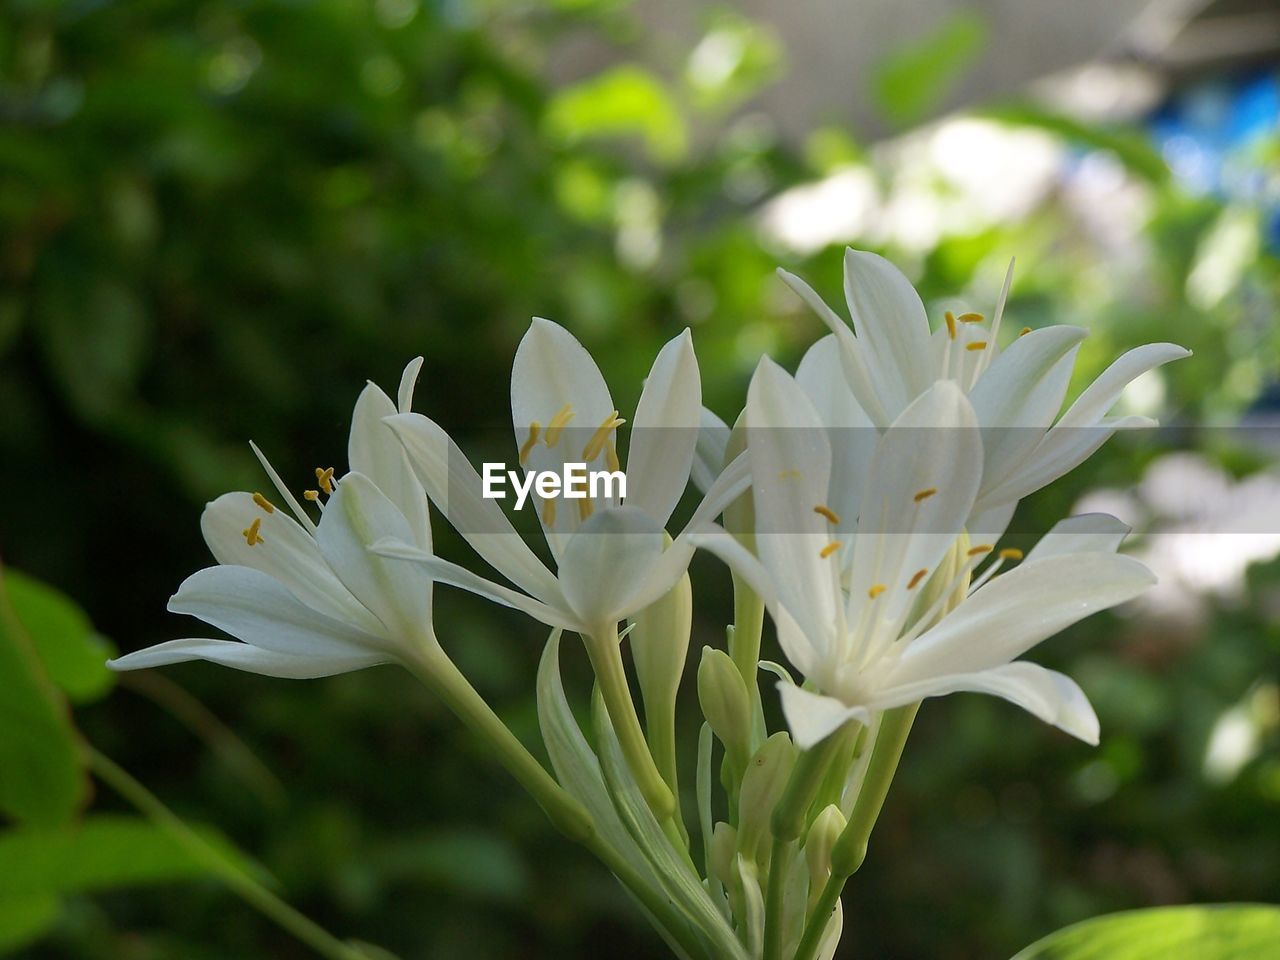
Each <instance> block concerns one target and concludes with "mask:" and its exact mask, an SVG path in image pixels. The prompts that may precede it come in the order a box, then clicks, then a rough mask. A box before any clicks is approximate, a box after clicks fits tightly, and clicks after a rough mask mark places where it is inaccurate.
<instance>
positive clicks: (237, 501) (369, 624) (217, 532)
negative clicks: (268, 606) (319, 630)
mask: <svg viewBox="0 0 1280 960" xmlns="http://www.w3.org/2000/svg"><path fill="white" fill-rule="evenodd" d="M254 520H261V521H262V523H261V525H260V526H259V527H258V535H257V537H255V542H254V544H253V546H249V543H248V541H247V539H246V538H245V535H244V533H243V531H244V530H245V529H247V528H248V527H249V525H250V524H252V523H253V521H254ZM200 532H201V533H203V534H204V539H205V543H207V544H208V545H209V551H210V552H211V553H212V554H213V557H214V559H215V560H217V561H218V562H219V563H223V564H233V565H236V566H242V567H252V568H253V569H255V570H261V571H262V572H263V573H266V574H268V575H270V576H272V577H274V578H275V579H276V580H279V581H280V582H281V583H283V584H284V585H285V586H286V587H288V588H289V591H290V592H291V593H293V595H294V596H295V597H297V598H298V599H299V600H301V601H302V602H303V603H304V604H306V605H307V606H309V607H311V608H312V609H313V610H318V611H319V612H320V613H323V614H325V615H327V616H330V617H333V618H335V619H337V620H342V621H345V622H346V623H349V624H351V625H353V626H355V627H358V628H360V629H361V630H364V631H365V632H368V633H379V632H381V630H382V624H381V623H379V622H378V618H377V617H375V616H374V615H373V614H371V613H370V612H369V611H368V610H366V609H365V608H364V607H363V606H361V605H360V603H359V602H358V601H357V600H356V598H355V597H353V596H351V592H350V591H349V590H347V588H346V587H344V586H343V585H342V582H341V581H340V580H338V578H337V577H335V576H334V575H333V571H332V570H330V569H329V565H328V564H327V563H325V562H324V557H322V556H321V555H320V548H319V547H318V546H317V545H316V541H315V538H314V537H312V535H311V534H310V533H308V532H307V531H306V530H304V529H302V527H300V526H299V525H298V524H297V522H296V521H294V519H293V518H292V517H290V516H289V515H288V514H286V513H285V512H284V511H283V510H281V509H280V508H279V507H276V508H274V509H273V510H272V511H271V512H270V513H268V512H267V511H266V510H264V509H262V507H260V506H259V505H258V504H257V503H256V502H255V501H254V499H253V495H252V494H249V493H224V494H223V495H222V496H220V497H219V498H218V499H217V500H214V501H213V502H212V503H210V504H209V505H208V506H206V507H205V508H204V513H203V514H202V515H201V517H200ZM258 538H261V540H260V541H259V540H258Z"/></svg>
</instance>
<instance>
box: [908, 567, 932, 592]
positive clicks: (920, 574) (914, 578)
mask: <svg viewBox="0 0 1280 960" xmlns="http://www.w3.org/2000/svg"><path fill="white" fill-rule="evenodd" d="M928 574H929V571H928V570H927V569H925V570H917V571H916V572H915V573H913V574H912V575H911V579H910V580H908V581H907V589H908V590H914V589H915V588H916V587H917V586H919V584H920V581H921V580H923V579H924V578H925V577H926V576H928Z"/></svg>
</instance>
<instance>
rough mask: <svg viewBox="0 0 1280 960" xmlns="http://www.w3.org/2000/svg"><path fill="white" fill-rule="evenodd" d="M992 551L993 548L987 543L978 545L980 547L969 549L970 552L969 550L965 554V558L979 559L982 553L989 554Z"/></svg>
mask: <svg viewBox="0 0 1280 960" xmlns="http://www.w3.org/2000/svg"><path fill="white" fill-rule="evenodd" d="M994 549H995V547H993V546H991V544H989V543H983V544H980V545H978V546H976V547H973V548H972V549H970V550H969V552H968V553H966V554H965V556H967V557H980V556H982V555H983V554H984V553H990V552H991V551H992V550H994Z"/></svg>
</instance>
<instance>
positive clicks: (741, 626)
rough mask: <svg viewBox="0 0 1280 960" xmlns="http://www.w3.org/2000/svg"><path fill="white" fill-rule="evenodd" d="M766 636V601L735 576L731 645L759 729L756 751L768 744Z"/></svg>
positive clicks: (753, 745) (753, 746)
mask: <svg viewBox="0 0 1280 960" xmlns="http://www.w3.org/2000/svg"><path fill="white" fill-rule="evenodd" d="M763 632H764V601H763V600H761V599H760V596H759V595H758V594H757V593H756V592H755V591H754V590H752V589H751V586H750V584H748V583H747V582H746V581H745V580H743V579H742V578H741V577H739V576H738V575H737V574H736V573H735V574H734V575H733V634H732V636H731V637H730V642H729V656H730V657H731V658H732V659H733V663H734V665H735V666H736V667H737V668H738V672H739V673H740V674H742V682H743V683H745V684H746V685H747V694H748V696H749V697H750V698H751V716H752V717H753V724H754V726H755V727H756V728H757V729H756V730H755V731H754V732H755V734H756V736H755V737H753V742H752V748H753V749H754V748H755V747H756V746H758V743H757V742H756V741H760V742H763V740H764V733H765V730H764V710H763V707H762V705H761V702H760V681H759V676H758V674H759V671H760V637H761V634H762V633H763Z"/></svg>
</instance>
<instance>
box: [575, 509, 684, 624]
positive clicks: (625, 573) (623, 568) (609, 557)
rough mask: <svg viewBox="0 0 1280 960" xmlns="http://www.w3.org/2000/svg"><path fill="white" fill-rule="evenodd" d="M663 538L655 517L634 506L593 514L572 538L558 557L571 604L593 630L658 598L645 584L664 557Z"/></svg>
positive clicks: (613, 622) (617, 619) (615, 620)
mask: <svg viewBox="0 0 1280 960" xmlns="http://www.w3.org/2000/svg"><path fill="white" fill-rule="evenodd" d="M664 538H665V534H664V533H663V531H662V528H661V527H659V526H658V525H657V523H656V522H655V521H654V520H653V518H652V517H650V516H649V515H648V514H646V513H644V512H643V511H641V510H638V509H636V508H635V507H626V506H623V507H614V508H611V509H608V510H601V511H599V512H598V513H595V514H592V515H591V516H590V517H589V518H587V520H586V522H584V523H583V524H582V526H581V527H579V528H578V530H577V532H575V533H574V534H572V535H571V536H570V537H569V538H568V540H567V541H566V543H565V548H564V553H563V555H562V556H561V558H560V584H561V589H562V590H563V591H564V597H565V600H566V601H567V602H568V605H569V608H570V609H571V610H573V612H574V613H576V614H577V615H578V617H579V618H580V620H581V621H582V622H583V623H585V624H587V625H588V626H589V628H590V629H599V628H602V627H608V626H611V625H612V624H615V623H616V622H617V621H619V620H621V619H623V618H625V617H627V616H630V615H631V614H633V613H635V612H637V611H638V610H639V609H641V608H642V607H644V606H647V605H648V603H649V602H651V601H652V600H653V599H655V598H654V597H651V596H647V595H646V594H647V593H649V592H650V591H647V590H646V586H647V584H648V582H649V581H650V580H651V578H652V576H653V574H654V568H655V567H656V566H657V565H658V562H659V559H660V558H661V556H662V553H663V540H664ZM679 572H683V571H682V570H681V571H679ZM678 576H679V573H677V574H676V579H678ZM672 582H673V583H674V579H673V580H672Z"/></svg>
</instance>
